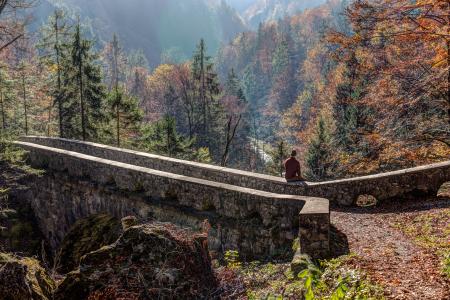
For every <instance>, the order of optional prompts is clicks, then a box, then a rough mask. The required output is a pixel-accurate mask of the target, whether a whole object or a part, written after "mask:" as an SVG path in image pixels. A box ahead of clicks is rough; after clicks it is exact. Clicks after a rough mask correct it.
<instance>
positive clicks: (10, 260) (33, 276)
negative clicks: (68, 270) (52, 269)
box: [0, 253, 55, 300]
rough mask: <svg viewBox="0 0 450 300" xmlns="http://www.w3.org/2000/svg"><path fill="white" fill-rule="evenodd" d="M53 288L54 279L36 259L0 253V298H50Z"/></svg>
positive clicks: (24, 299) (39, 299) (28, 299)
mask: <svg viewBox="0 0 450 300" xmlns="http://www.w3.org/2000/svg"><path fill="white" fill-rule="evenodd" d="M54 288H55V283H54V281H53V280H52V279H51V278H50V276H49V274H48V273H47V272H46V270H45V269H44V268H43V267H42V266H41V265H40V263H39V261H37V260H36V259H33V258H19V257H15V256H12V255H10V254H5V253H0V298H1V299H8V300H46V299H52V293H53V290H54Z"/></svg>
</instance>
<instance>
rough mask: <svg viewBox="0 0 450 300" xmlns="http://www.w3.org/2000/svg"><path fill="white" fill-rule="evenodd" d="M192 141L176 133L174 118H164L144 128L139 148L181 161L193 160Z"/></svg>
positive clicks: (194, 154)
mask: <svg viewBox="0 0 450 300" xmlns="http://www.w3.org/2000/svg"><path fill="white" fill-rule="evenodd" d="M194 142H195V140H194V139H189V138H185V137H184V136H182V135H181V134H179V133H178V131H177V126H176V121H175V118H173V117H170V116H165V117H164V118H163V119H161V120H160V121H158V122H156V123H154V124H152V125H150V126H147V127H146V128H144V131H143V136H142V138H141V147H142V148H144V149H145V150H147V151H149V152H153V153H156V154H160V155H166V156H169V157H177V158H181V159H194V158H195V157H196V156H197V155H196V151H195V150H194Z"/></svg>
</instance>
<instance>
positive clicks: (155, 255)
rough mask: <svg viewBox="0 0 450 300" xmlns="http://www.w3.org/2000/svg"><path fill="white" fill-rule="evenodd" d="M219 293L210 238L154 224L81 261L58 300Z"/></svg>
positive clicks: (133, 229)
mask: <svg viewBox="0 0 450 300" xmlns="http://www.w3.org/2000/svg"><path fill="white" fill-rule="evenodd" d="M215 289H216V280H215V276H214V273H213V270H212V268H211V260H210V257H209V254H208V249H207V239H206V236H204V235H198V234H197V235H196V234H193V233H191V232H189V231H186V230H181V229H178V228H176V227H175V226H173V225H169V224H162V223H150V224H144V225H140V226H133V227H130V228H128V229H127V230H126V231H125V232H124V233H123V234H122V235H121V236H120V238H119V239H118V240H117V241H116V242H115V243H114V244H111V245H109V246H105V247H102V248H101V249H99V250H97V251H94V252H91V253H88V254H87V255H85V256H84V257H82V259H81V262H80V267H79V269H78V270H76V271H74V272H71V273H69V274H67V276H66V278H65V279H64V280H63V281H62V283H61V284H60V285H59V286H58V288H57V291H56V293H55V299H57V300H58V299H65V300H70V299H87V298H90V299H118V298H120V299H202V298H210V297H209V295H210V293H211V292H212V291H213V290H215Z"/></svg>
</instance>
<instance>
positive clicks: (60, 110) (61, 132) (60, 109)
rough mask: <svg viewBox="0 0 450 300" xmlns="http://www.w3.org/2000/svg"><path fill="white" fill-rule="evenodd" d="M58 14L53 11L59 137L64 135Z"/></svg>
mask: <svg viewBox="0 0 450 300" xmlns="http://www.w3.org/2000/svg"><path fill="white" fill-rule="evenodd" d="M58 19H59V16H58V14H57V13H55V51H56V68H57V74H58V80H57V84H58V91H57V96H56V97H57V99H56V101H57V102H58V117H59V137H62V138H63V137H64V128H63V107H62V91H61V90H62V84H61V63H60V50H59V25H58Z"/></svg>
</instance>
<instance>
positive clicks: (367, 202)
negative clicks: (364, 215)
mask: <svg viewBox="0 0 450 300" xmlns="http://www.w3.org/2000/svg"><path fill="white" fill-rule="evenodd" d="M377 203H378V200H377V198H375V197H374V196H372V195H360V196H359V197H358V199H356V205H357V206H360V207H369V206H375V205H377Z"/></svg>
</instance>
